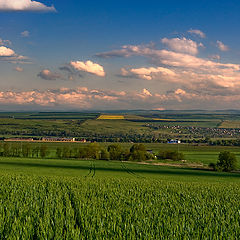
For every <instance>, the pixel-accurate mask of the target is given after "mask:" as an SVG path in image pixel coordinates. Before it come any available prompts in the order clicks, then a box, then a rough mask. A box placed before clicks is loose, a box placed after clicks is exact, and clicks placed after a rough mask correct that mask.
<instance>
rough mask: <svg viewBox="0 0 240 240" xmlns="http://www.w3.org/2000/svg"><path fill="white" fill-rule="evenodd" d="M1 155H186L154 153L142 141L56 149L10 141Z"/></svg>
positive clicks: (124, 158) (112, 157)
mask: <svg viewBox="0 0 240 240" xmlns="http://www.w3.org/2000/svg"><path fill="white" fill-rule="evenodd" d="M0 156H3V157H24V158H57V159H69V158H75V159H96V160H118V161H146V160H151V159H152V160H155V159H159V160H164V159H171V160H182V159H184V156H183V154H182V153H180V152H177V151H159V152H158V153H157V154H154V153H153V152H152V151H151V150H147V149H146V147H145V145H144V144H142V143H135V144H133V145H132V146H131V147H130V148H123V147H122V145H120V144H118V143H113V144H110V145H108V146H102V145H100V144H99V143H90V144H88V145H85V146H84V147H82V146H81V147H79V146H78V147H77V146H73V145H68V144H63V145H62V146H61V147H57V148H56V149H50V148H49V147H48V145H47V144H31V143H10V142H5V143H1V144H0Z"/></svg>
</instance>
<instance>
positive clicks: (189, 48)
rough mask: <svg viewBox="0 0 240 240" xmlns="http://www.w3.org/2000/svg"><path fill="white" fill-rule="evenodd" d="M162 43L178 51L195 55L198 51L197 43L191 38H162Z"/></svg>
mask: <svg viewBox="0 0 240 240" xmlns="http://www.w3.org/2000/svg"><path fill="white" fill-rule="evenodd" d="M162 43H164V44H166V45H167V46H168V47H169V48H170V49H171V50H173V51H175V52H180V53H188V54H191V55H196V54H197V53H198V44H197V43H196V42H194V41H192V40H191V39H186V38H185V37H183V38H172V39H168V38H163V39H162Z"/></svg>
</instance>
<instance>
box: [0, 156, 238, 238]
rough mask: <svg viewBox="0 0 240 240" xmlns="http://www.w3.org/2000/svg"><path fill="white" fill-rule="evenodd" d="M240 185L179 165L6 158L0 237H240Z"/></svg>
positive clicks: (1, 170)
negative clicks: (165, 165) (175, 166)
mask: <svg viewBox="0 0 240 240" xmlns="http://www.w3.org/2000/svg"><path fill="white" fill-rule="evenodd" d="M123 164H124V166H123ZM239 183H240V174H229V173H217V172H211V171H199V170H192V169H179V168H174V167H162V166H148V165H147V166H146V165H139V164H131V163H119V162H118V163H117V162H105V161H72V160H51V159H45V160H37V159H31V160H29V159H20V158H19V159H13V158H1V159H0V201H1V205H0V219H1V223H2V224H1V228H0V236H1V238H3V239H16V236H18V237H19V238H20V239H184V238H185V239H237V238H238V237H239V236H240V226H239V220H240V215H239V207H240V203H239V197H240V188H239ZM10 186H11V187H10ZM219 236H221V237H220V238H219Z"/></svg>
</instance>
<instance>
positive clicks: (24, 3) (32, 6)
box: [0, 0, 56, 12]
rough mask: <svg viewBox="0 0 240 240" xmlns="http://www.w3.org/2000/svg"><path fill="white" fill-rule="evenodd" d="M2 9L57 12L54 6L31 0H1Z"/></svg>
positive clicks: (0, 9)
mask: <svg viewBox="0 0 240 240" xmlns="http://www.w3.org/2000/svg"><path fill="white" fill-rule="evenodd" d="M0 11H36V12H55V11H56V9H55V7H54V6H50V7H48V6H46V5H44V4H43V3H41V2H39V1H31V0H0Z"/></svg>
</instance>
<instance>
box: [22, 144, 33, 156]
mask: <svg viewBox="0 0 240 240" xmlns="http://www.w3.org/2000/svg"><path fill="white" fill-rule="evenodd" d="M30 151H31V146H30V144H27V143H25V144H23V145H22V156H23V157H29V156H30Z"/></svg>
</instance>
